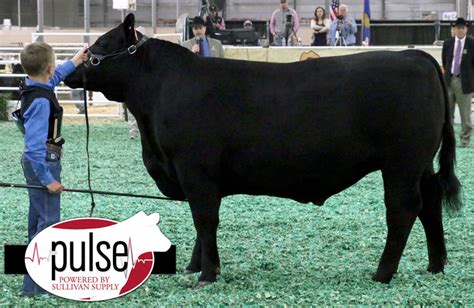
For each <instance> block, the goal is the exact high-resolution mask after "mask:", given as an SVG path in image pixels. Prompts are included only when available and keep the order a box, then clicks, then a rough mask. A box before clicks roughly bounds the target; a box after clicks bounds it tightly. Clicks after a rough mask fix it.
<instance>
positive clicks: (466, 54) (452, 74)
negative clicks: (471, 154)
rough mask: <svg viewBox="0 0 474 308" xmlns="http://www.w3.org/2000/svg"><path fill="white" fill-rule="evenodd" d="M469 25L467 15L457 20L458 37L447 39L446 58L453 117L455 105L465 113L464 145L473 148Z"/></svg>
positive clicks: (473, 57) (473, 56)
mask: <svg viewBox="0 0 474 308" xmlns="http://www.w3.org/2000/svg"><path fill="white" fill-rule="evenodd" d="M468 27H469V24H468V22H467V21H466V20H465V19H464V18H458V19H457V20H456V22H455V23H454V34H455V36H454V37H451V38H449V39H447V40H446V41H444V44H443V50H442V54H441V57H442V61H443V68H444V77H445V80H446V84H447V85H448V95H449V101H450V112H451V119H453V120H454V109H455V104H457V105H458V107H459V113H460V115H461V135H460V139H461V146H462V147H469V146H470V143H471V135H472V122H471V100H472V98H471V95H472V93H473V92H474V39H473V38H471V37H468V36H467V35H466V34H467V31H468Z"/></svg>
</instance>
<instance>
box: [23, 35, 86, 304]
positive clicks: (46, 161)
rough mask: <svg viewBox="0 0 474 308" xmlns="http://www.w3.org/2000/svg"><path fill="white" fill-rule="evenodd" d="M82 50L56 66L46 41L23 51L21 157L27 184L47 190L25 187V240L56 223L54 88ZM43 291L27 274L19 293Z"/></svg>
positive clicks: (57, 115) (58, 117)
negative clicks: (27, 203) (26, 229)
mask: <svg viewBox="0 0 474 308" xmlns="http://www.w3.org/2000/svg"><path fill="white" fill-rule="evenodd" d="M86 50H87V49H86V48H83V49H81V50H80V51H79V52H78V53H77V54H76V55H75V56H74V57H73V58H72V60H68V61H66V62H65V63H64V64H63V65H60V66H58V67H57V68H56V66H55V58H54V52H53V49H52V48H51V46H49V45H48V44H46V43H42V42H40V43H33V44H29V45H28V46H26V47H25V48H24V49H23V51H22V52H21V55H20V58H21V65H22V66H23V69H24V70H25V72H26V74H27V75H28V77H27V78H25V83H24V86H23V87H22V89H21V92H20V93H21V109H19V110H17V111H16V112H15V115H16V117H17V119H18V120H17V122H18V124H19V126H20V129H21V130H22V132H23V133H24V141H25V149H24V151H23V155H22V158H21V165H22V167H23V173H24V175H25V178H26V183H27V184H28V185H40V186H46V187H47V188H48V191H46V190H39V189H28V195H29V199H30V207H29V213H28V241H31V240H32V239H33V238H34V237H35V235H36V234H38V233H39V232H40V231H42V230H43V229H45V228H47V227H48V226H50V225H52V224H54V223H57V222H58V221H59V212H60V197H59V194H60V193H61V191H62V190H63V188H64V186H63V185H62V184H61V183H60V182H61V178H60V173H61V163H60V159H61V146H62V144H63V143H64V140H63V138H62V137H61V122H62V108H61V107H60V106H59V104H58V100H57V98H56V96H55V94H54V92H53V91H54V87H55V86H57V85H58V84H59V83H60V82H61V81H62V80H64V79H65V78H66V77H67V76H68V75H69V74H70V73H72V72H73V71H74V70H75V69H76V66H78V65H79V64H81V63H83V62H84V61H86V60H87V55H86ZM41 293H46V291H45V290H43V289H42V288H41V287H39V286H38V285H37V284H36V283H35V282H34V281H33V280H32V279H31V277H30V276H29V275H28V274H26V275H25V277H24V280H23V289H22V294H23V295H25V296H32V295H35V294H41Z"/></svg>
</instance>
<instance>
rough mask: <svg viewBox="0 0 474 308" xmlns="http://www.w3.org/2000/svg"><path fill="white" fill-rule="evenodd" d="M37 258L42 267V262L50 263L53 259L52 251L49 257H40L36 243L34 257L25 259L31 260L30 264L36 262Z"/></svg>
mask: <svg viewBox="0 0 474 308" xmlns="http://www.w3.org/2000/svg"><path fill="white" fill-rule="evenodd" d="M35 256H37V257H38V265H41V260H46V261H48V262H49V259H50V258H51V250H50V251H49V255H48V256H47V257H40V255H39V251H38V242H36V243H35V248H34V249H33V255H32V256H31V258H30V257H25V260H30V262H35Z"/></svg>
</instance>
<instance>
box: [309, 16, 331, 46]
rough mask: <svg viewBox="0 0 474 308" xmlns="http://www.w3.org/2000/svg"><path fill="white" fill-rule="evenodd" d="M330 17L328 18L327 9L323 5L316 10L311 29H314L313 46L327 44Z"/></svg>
mask: <svg viewBox="0 0 474 308" xmlns="http://www.w3.org/2000/svg"><path fill="white" fill-rule="evenodd" d="M329 26H330V24H329V19H327V18H326V11H325V10H324V9H323V8H322V7H317V8H316V10H314V18H313V19H311V29H313V31H314V32H313V42H312V43H311V46H327V45H328V43H327V33H328V32H329Z"/></svg>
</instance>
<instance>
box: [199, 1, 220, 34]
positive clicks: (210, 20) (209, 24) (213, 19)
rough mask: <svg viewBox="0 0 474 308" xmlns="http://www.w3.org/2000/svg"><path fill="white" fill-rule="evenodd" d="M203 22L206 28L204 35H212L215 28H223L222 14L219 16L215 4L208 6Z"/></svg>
mask: <svg viewBox="0 0 474 308" xmlns="http://www.w3.org/2000/svg"><path fill="white" fill-rule="evenodd" d="M204 22H205V25H206V28H207V32H206V35H211V36H213V34H214V32H215V31H216V30H217V31H218V30H225V21H224V18H222V16H219V12H218V10H217V6H215V5H210V6H209V14H207V15H206V16H204Z"/></svg>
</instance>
